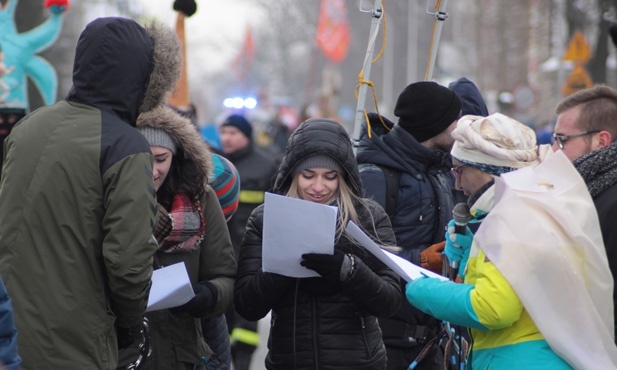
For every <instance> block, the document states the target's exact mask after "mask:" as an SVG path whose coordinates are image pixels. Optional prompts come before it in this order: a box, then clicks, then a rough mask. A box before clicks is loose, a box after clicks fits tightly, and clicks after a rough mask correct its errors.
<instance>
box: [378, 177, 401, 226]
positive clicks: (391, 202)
mask: <svg viewBox="0 0 617 370" xmlns="http://www.w3.org/2000/svg"><path fill="white" fill-rule="evenodd" d="M379 168H381V170H382V171H383V174H384V176H385V178H386V207H385V208H386V213H387V214H388V217H390V220H392V218H393V217H394V211H396V202H397V200H398V185H399V184H398V183H399V180H400V178H401V173H400V172H399V171H396V170H393V169H392V168H390V167H382V166H380V167H379Z"/></svg>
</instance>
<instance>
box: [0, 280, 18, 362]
mask: <svg viewBox="0 0 617 370" xmlns="http://www.w3.org/2000/svg"><path fill="white" fill-rule="evenodd" d="M0 343H2V345H1V346H0V365H4V366H5V368H6V370H18V369H19V365H20V364H21V358H19V354H18V353H17V329H16V328H15V322H14V321H13V307H12V306H11V299H10V298H9V295H8V293H7V292H6V287H5V286H4V282H3V281H2V279H0Z"/></svg>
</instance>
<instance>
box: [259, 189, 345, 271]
mask: <svg viewBox="0 0 617 370" xmlns="http://www.w3.org/2000/svg"><path fill="white" fill-rule="evenodd" d="M337 213H338V209H337V207H333V206H327V205H323V204H319V203H314V202H310V201H306V200H302V199H296V198H290V197H285V196H282V195H277V194H272V193H266V199H265V205H264V230H263V246H262V260H261V261H262V262H261V263H262V269H263V271H264V272H274V273H277V274H281V275H285V276H290V277H296V278H305V277H314V276H319V274H318V273H317V272H315V271H313V270H310V269H307V268H305V267H303V266H300V261H301V260H302V257H301V256H302V254H304V253H324V254H333V253H334V232H335V228H336V216H337Z"/></svg>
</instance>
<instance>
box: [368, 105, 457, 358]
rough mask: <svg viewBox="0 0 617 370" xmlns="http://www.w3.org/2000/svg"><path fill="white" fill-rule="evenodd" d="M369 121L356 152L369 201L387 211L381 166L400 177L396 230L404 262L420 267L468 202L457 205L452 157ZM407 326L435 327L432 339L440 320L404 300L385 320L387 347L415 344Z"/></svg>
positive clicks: (375, 118) (394, 128)
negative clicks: (422, 258)
mask: <svg viewBox="0 0 617 370" xmlns="http://www.w3.org/2000/svg"><path fill="white" fill-rule="evenodd" d="M369 120H370V122H371V132H372V135H371V136H372V137H371V138H369V137H368V133H367V131H366V127H364V130H363V133H362V135H361V138H360V143H359V147H358V151H357V160H358V163H359V164H360V167H361V170H360V176H361V178H362V183H363V185H364V192H365V196H366V197H367V198H373V199H374V200H375V201H377V203H379V204H380V205H381V206H382V207H384V208H386V205H385V199H386V187H387V186H386V180H385V176H384V173H383V172H382V170H381V169H380V168H379V167H389V168H391V169H393V170H395V171H397V172H400V177H399V187H398V197H397V204H396V207H395V210H394V216H393V217H391V222H392V228H393V229H394V233H395V235H396V241H397V245H398V246H399V247H401V248H402V251H401V252H400V255H401V257H403V258H405V259H406V260H408V261H411V262H413V263H414V264H416V265H418V266H420V264H421V263H420V252H421V251H423V250H424V249H426V248H427V247H428V246H430V245H431V244H434V243H438V242H441V241H443V240H444V230H445V226H446V225H447V223H448V221H450V219H452V209H453V208H454V205H455V204H456V203H458V201H461V202H462V201H465V199H464V198H463V199H460V200H458V201H457V200H455V195H454V194H455V190H454V181H455V179H454V176H453V175H452V174H451V172H450V168H451V167H452V162H451V158H450V155H449V154H448V153H445V152H442V151H436V150H431V149H429V148H426V147H424V146H422V145H421V144H420V143H419V142H418V141H417V140H416V139H414V137H413V136H411V135H410V134H409V133H408V132H407V131H405V130H404V129H402V128H401V127H400V126H398V125H394V123H392V122H390V121H388V120H387V119H385V118H384V123H385V124H386V126H388V128H386V127H384V126H383V125H382V123H381V122H380V121H379V117H378V115H377V114H374V113H370V114H369ZM388 129H390V130H389V131H388ZM456 193H460V192H456ZM460 196H461V198H462V197H463V196H462V194H460ZM401 322H402V323H403V324H401ZM404 323H407V324H409V325H420V326H424V327H429V328H432V329H433V332H434V333H432V334H436V331H438V329H439V321H437V320H436V319H434V318H433V317H431V316H429V315H427V314H425V313H423V312H420V311H419V310H417V309H415V308H414V307H412V306H411V305H409V303H408V302H406V301H403V304H402V305H401V308H400V309H399V311H398V312H397V313H396V314H395V315H394V316H392V317H390V318H387V319H380V324H381V326H382V331H383V336H384V342H386V345H387V346H396V347H407V346H415V345H416V344H415V342H413V340H410V339H409V335H407V334H405V330H400V328H405V327H406V326H405V324H404ZM410 330H415V329H410ZM429 336H432V335H429Z"/></svg>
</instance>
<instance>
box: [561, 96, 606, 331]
mask: <svg viewBox="0 0 617 370" xmlns="http://www.w3.org/2000/svg"><path fill="white" fill-rule="evenodd" d="M556 113H557V123H556V124H555V132H554V134H553V137H554V139H555V142H554V143H553V150H555V151H557V150H562V151H563V152H564V154H565V155H566V156H567V157H568V158H569V159H570V160H571V161H572V164H573V165H574V167H576V169H577V170H578V171H579V173H580V174H581V176H582V177H583V179H584V180H585V183H586V184H587V188H588V189H589V192H590V193H591V197H592V198H593V201H594V203H595V206H596V210H597V211H598V216H599V219H600V228H601V230H602V237H603V239H604V246H605V248H606V255H607V257H608V263H609V267H610V269H611V272H612V274H613V276H617V228H616V227H615V220H617V144H616V143H615V139H617V90H615V89H612V88H610V87H608V86H604V85H597V86H594V87H591V88H589V89H585V90H581V91H578V92H576V93H574V94H572V95H569V96H567V97H566V98H564V99H563V100H562V101H561V102H560V103H559V105H557V109H556ZM613 303H614V306H615V307H617V291H614V292H613ZM615 321H617V316H616V317H615ZM616 333H617V331H616Z"/></svg>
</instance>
